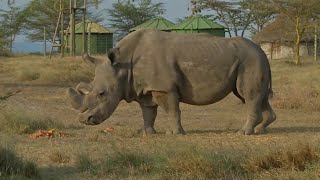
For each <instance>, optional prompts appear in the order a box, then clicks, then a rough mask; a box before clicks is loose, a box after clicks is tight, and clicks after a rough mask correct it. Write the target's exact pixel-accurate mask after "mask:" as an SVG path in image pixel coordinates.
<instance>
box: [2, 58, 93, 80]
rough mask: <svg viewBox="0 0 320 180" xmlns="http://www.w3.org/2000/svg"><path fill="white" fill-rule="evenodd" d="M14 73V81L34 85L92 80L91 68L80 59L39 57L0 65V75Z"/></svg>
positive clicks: (10, 61) (14, 59)
mask: <svg viewBox="0 0 320 180" xmlns="http://www.w3.org/2000/svg"><path fill="white" fill-rule="evenodd" d="M1 72H3V73H5V72H14V74H13V76H14V77H15V80H16V81H19V82H22V83H25V82H28V83H30V82H32V83H36V84H39V83H40V84H51V85H52V84H57V85H66V84H73V83H78V82H80V81H86V82H87V81H90V80H91V79H92V78H93V75H94V70H93V67H90V66H88V65H86V64H85V63H84V62H83V61H82V60H81V58H80V57H79V58H77V59H73V58H65V59H55V58H53V59H51V60H50V59H43V57H40V56H28V57H27V58H26V57H24V58H22V57H16V58H10V59H9V60H8V61H6V62H3V63H1V64H0V73H1Z"/></svg>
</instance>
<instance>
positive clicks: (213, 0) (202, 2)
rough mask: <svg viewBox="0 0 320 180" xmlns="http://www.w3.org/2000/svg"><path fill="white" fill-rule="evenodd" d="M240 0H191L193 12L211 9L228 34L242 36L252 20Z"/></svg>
mask: <svg viewBox="0 0 320 180" xmlns="http://www.w3.org/2000/svg"><path fill="white" fill-rule="evenodd" d="M242 2H243V1H241V0H234V1H223V0H191V3H192V4H193V13H194V12H201V10H211V11H213V12H214V15H216V17H217V20H218V21H220V23H222V24H224V25H225V26H226V28H227V32H228V33H229V36H230V37H231V36H233V35H232V33H231V32H234V35H235V36H239V35H241V36H244V33H245V31H246V30H247V29H248V27H249V25H250V24H251V21H252V14H251V12H250V11H249V10H248V9H247V8H244V6H243V5H242Z"/></svg>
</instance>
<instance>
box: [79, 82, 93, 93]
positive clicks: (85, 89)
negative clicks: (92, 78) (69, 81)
mask: <svg viewBox="0 0 320 180" xmlns="http://www.w3.org/2000/svg"><path fill="white" fill-rule="evenodd" d="M91 90H92V85H91V84H88V83H84V82H80V83H79V84H78V85H77V87H76V91H77V92H78V93H80V94H81V95H86V94H89V92H90V91H91Z"/></svg>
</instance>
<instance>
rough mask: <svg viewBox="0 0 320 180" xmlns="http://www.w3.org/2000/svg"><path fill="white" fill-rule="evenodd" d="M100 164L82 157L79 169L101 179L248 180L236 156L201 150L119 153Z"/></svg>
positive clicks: (86, 156)
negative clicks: (236, 178) (235, 179)
mask: <svg viewBox="0 0 320 180" xmlns="http://www.w3.org/2000/svg"><path fill="white" fill-rule="evenodd" d="M104 157H105V158H103V159H102V160H100V161H99V162H98V163H97V162H96V161H93V160H91V158H90V155H89V154H83V155H81V154H80V155H78V156H77V159H76V167H77V168H78V169H79V170H80V171H82V172H89V173H91V174H92V175H94V176H99V177H108V178H112V177H117V178H119V177H120V178H135V177H136V178H141V177H145V178H150V177H159V178H161V179H181V178H182V179H226V178H227V179H228V178H229V179H232V178H235V177H238V178H239V177H240V178H246V177H247V171H245V169H244V168H243V167H242V166H241V164H240V161H237V159H233V158H235V157H234V156H231V155H230V156H229V155H228V154H225V153H222V152H221V153H213V152H204V151H201V150H198V149H196V150H194V149H189V148H188V147H187V148H186V149H184V150H183V149H170V150H169V151H162V152H157V153H143V152H141V151H139V152H138V151H132V150H128V149H126V150H118V151H115V152H113V153H110V154H107V155H104Z"/></svg>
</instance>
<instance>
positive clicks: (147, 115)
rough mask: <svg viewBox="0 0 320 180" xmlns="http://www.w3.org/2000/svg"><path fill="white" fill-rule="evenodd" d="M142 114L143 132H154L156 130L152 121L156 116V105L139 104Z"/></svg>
mask: <svg viewBox="0 0 320 180" xmlns="http://www.w3.org/2000/svg"><path fill="white" fill-rule="evenodd" d="M140 107H141V110H142V115H143V122H144V124H143V128H142V131H143V134H146V135H148V134H155V133H156V130H155V129H154V122H155V120H156V117H157V109H158V106H145V105H143V104H140Z"/></svg>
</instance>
